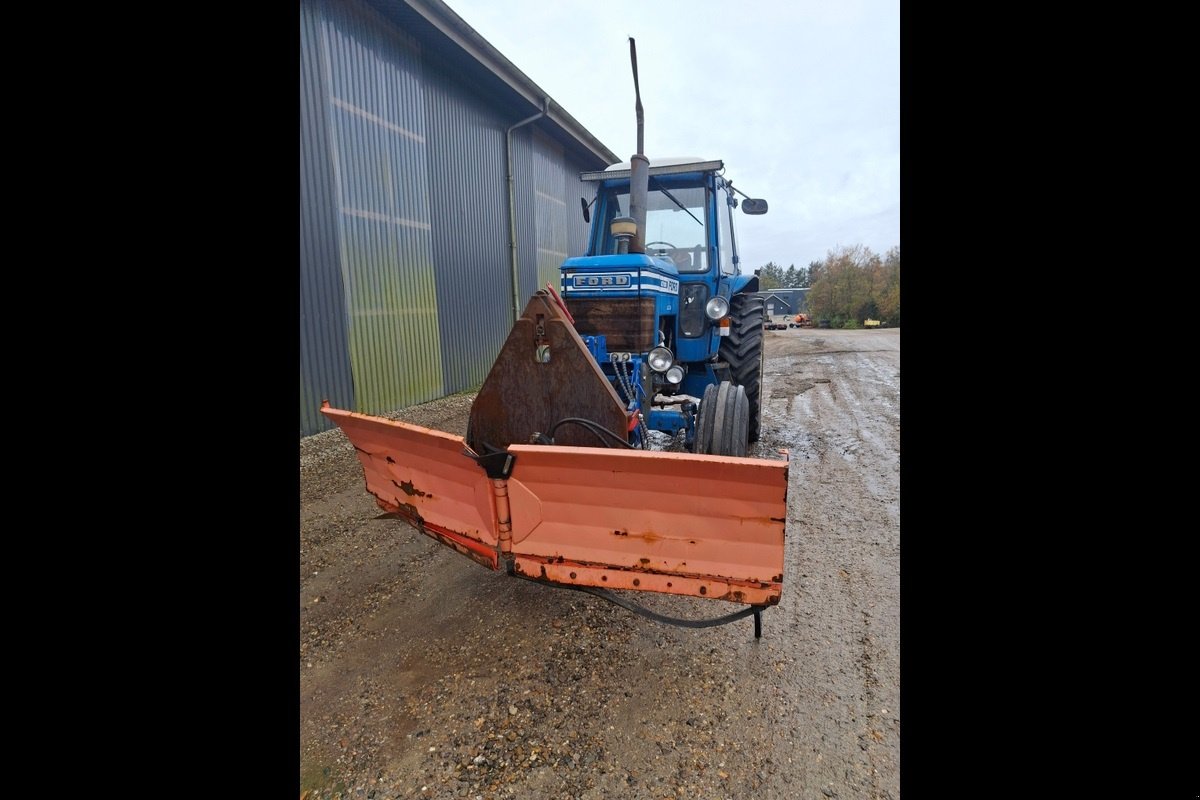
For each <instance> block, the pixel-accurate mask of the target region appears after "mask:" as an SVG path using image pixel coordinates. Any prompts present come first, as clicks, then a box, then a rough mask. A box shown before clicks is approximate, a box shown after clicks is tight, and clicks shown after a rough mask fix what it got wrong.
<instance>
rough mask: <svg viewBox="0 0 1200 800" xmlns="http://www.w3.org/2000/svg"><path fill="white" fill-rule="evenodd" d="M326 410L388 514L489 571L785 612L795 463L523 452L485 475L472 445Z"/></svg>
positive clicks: (493, 462) (589, 451)
mask: <svg viewBox="0 0 1200 800" xmlns="http://www.w3.org/2000/svg"><path fill="white" fill-rule="evenodd" d="M321 410H322V413H324V414H325V415H326V416H328V417H329V418H330V419H331V420H332V421H333V422H335V423H336V424H337V425H338V426H339V427H340V428H341V429H342V430H343V431H344V432H345V434H346V436H347V437H348V438H349V439H350V441H351V443H353V445H354V448H355V450H356V451H357V454H358V458H359V461H360V462H361V463H362V466H363V472H364V475H365V478H366V485H367V490H368V491H369V492H370V493H371V494H373V495H375V498H376V501H377V502H378V503H379V505H380V506H382V507H383V508H384V509H386V510H387V511H388V512H390V513H391V514H393V515H395V516H396V517H397V518H400V519H403V520H405V521H407V522H409V523H410V524H412V525H413V526H414V527H416V528H417V530H419V531H421V532H422V533H424V534H426V535H428V536H431V537H433V538H435V539H437V540H438V541H440V542H442V543H443V544H445V545H448V546H450V547H452V548H454V549H455V550H457V551H458V552H460V553H462V554H463V555H466V556H468V557H470V558H472V559H474V560H475V561H477V562H479V563H480V564H483V565H484V566H487V567H489V568H491V569H499V568H500V567H501V565H502V564H503V565H504V566H505V567H506V568H507V569H508V570H509V571H510V572H511V573H512V574H515V575H519V576H521V577H525V578H529V579H532V580H536V581H543V582H546V583H553V584H559V585H566V586H591V587H603V588H606V589H631V590H637V591H649V592H663V593H666V594H679V595H689V596H695V597H707V598H710V599H714V600H730V601H733V602H739V603H747V604H751V605H773V604H775V603H778V602H779V597H780V593H781V591H782V585H783V584H782V582H783V552H784V531H785V523H786V518H787V476H788V462H787V461H786V460H779V461H775V460H767V459H759V458H735V457H732V456H703V455H692V454H690V453H658V452H646V451H634V450H615V449H604V448H595V447H564V446H557V445H555V446H541V445H511V446H510V447H508V448H507V451H504V452H501V453H499V454H493V455H492V456H489V459H490V462H488V459H484V461H485V462H488V468H487V470H485V467H484V466H483V465H481V463H480V461H479V460H477V459H478V456H477V455H476V454H475V453H474V451H472V450H471V449H470V448H469V447H467V445H466V442H465V441H464V440H463V438H462V437H460V436H453V435H451V434H448V433H442V432H440V431H434V430H430V429H428V428H422V427H420V426H417V425H408V424H406V423H403V422H395V421H392V420H388V419H384V418H382V417H374V416H368V415H364V414H356V413H352V412H348V411H341V410H338V409H334V408H330V407H328V405H325V406H323V407H322V409H321ZM489 472H490V474H489Z"/></svg>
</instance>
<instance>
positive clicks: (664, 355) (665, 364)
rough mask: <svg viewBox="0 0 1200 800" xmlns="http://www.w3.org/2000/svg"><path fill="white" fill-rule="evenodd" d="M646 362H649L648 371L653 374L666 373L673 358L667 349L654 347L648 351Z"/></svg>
mask: <svg viewBox="0 0 1200 800" xmlns="http://www.w3.org/2000/svg"><path fill="white" fill-rule="evenodd" d="M646 360H647V361H648V362H650V369H652V370H654V371H655V372H666V371H667V370H668V369H670V367H671V364H672V363H673V362H674V361H675V357H674V356H672V355H671V351H670V350H668V349H667V348H665V347H656V348H654V349H653V350H651V351H650V355H648V356H647V357H646Z"/></svg>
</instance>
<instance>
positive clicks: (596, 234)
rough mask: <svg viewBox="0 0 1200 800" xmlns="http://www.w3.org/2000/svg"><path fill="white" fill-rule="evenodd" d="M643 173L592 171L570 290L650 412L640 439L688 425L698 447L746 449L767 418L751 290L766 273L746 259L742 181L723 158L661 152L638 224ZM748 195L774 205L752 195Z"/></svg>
mask: <svg viewBox="0 0 1200 800" xmlns="http://www.w3.org/2000/svg"><path fill="white" fill-rule="evenodd" d="M633 163H636V161H634V162H633ZM632 172H633V170H632V167H631V163H629V162H626V163H622V164H614V165H613V166H611V167H609V168H608V169H606V170H603V171H601V172H588V173H584V174H583V175H582V178H583V180H585V181H589V182H592V181H594V182H595V183H596V184H597V191H596V197H595V200H594V204H595V207H596V213H595V218H594V220H593V222H592V227H591V235H590V237H589V240H588V254H587V255H585V256H580V257H578V258H569V259H567V260H566V261H565V262H564V263H563V265H562V296H563V298H564V299H565V301H566V305H567V308H568V309H569V311H570V313H571V314H572V315H573V316H574V320H575V328H576V330H577V331H578V332H579V333H580V335H581V336H582V337H583V340H584V342H585V343H586V345H587V347H588V351H589V352H590V353H591V355H592V357H593V358H595V360H596V361H597V363H598V364H599V365H600V367H601V370H602V371H603V372H604V374H605V376H606V377H607V378H608V379H609V381H610V382H612V383H613V384H614V386H615V387H616V388H617V389H618V393H619V394H620V395H621V397H622V398H623V400H624V401H625V402H626V404H627V406H626V407H627V408H629V409H631V410H636V411H637V412H638V413H639V414H640V415H641V417H640V419H639V424H638V425H637V426H636V427H635V429H634V430H633V431H632V435H631V437H630V438H631V440H632V443H633V444H634V445H635V446H645V441H646V439H647V438H648V437H647V430H655V431H662V432H664V433H668V434H672V435H678V434H679V433H680V432H683V434H684V438H685V442H686V444H687V445H688V447H689V448H690V449H691V450H692V451H693V452H696V453H707V454H713V455H738V456H744V455H746V448H747V444H748V443H749V442H753V441H757V440H758V435H759V429H760V426H761V419H762V345H763V300H762V298H761V297H759V296H757V295H755V294H752V293H753V292H755V291H756V290H757V289H758V278H757V277H756V276H754V275H743V274H741V272H740V270H739V260H738V255H737V241H736V238H735V235H734V226H733V213H734V209H735V208H737V207H738V206H739V202H738V200H737V198H736V196H735V193H736V194H740V192H737V190H736V189H734V188H733V184H732V183H731V182H730V181H729V180H728V179H727V178H726V177H724V174H723V173H724V164H723V163H722V162H721V161H704V160H702V159H699V158H679V159H666V160H663V161H658V162H655V163H653V164H649V165H648V170H647V172H648V174H647V184H648V187H647V189H648V191H647V194H646V199H645V201H644V203H645V206H644V207H645V212H644V213H645V221H644V222H641V223H639V221H638V220H636V219H635V218H634V217H633V216H632V210H631V206H632V205H636V202H632V203H631V200H633V201H636V198H635V197H633V196H632V194H631V185H630V184H631V181H632ZM740 206H741V208H742V210H743V211H744V212H745V213H748V214H762V213H765V212H766V210H767V208H766V203H765V202H764V201H762V200H752V199H749V198H747V199H746V200H744V201H743V202H741V203H740ZM639 229H640V230H639ZM640 231H644V234H643V235H644V237H645V239H646V240H647V241H645V243H644V244H642V243H640V242H638V241H637V239H638V238H639V237H638V233H639V232H640ZM639 248H640V250H641V252H638V250H639Z"/></svg>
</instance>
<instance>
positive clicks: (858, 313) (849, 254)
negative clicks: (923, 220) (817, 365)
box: [758, 244, 900, 328]
mask: <svg viewBox="0 0 1200 800" xmlns="http://www.w3.org/2000/svg"><path fill="white" fill-rule="evenodd" d="M771 289H808V290H809V291H808V314H809V316H810V317H812V318H813V319H828V320H829V321H830V324H831V325H833V326H834V327H837V328H841V327H858V326H859V325H861V324H862V322H863V320H866V319H877V320H880V321H882V322H883V323H884V324H885V325H893V326H894V325H899V324H900V246H899V245H897V246H896V247H893V248H891V249H890V250H888V251H887V252H886V253H884V254H883V255H882V256H880V255H879V254H878V253H874V252H872V251H871V248H869V247H866V246H864V245H860V244H856V245H851V246H849V247H839V248H837V249H835V250H830V251H829V253H828V254H827V255H826V257H825V259H824V260H823V261H811V262H809V264H808V266H807V267H801V268H799V269H797V268H796V265H795V264H793V265H791V266H789V267H788V268H787V269H786V270H785V269H783V267H781V266H779V265H778V264H776V263H775V262H774V261H771V262H768V263H767V264H765V265H764V266H763V267H761V268H760V269H759V270H758V290H759V291H760V292H765V291H769V290H771Z"/></svg>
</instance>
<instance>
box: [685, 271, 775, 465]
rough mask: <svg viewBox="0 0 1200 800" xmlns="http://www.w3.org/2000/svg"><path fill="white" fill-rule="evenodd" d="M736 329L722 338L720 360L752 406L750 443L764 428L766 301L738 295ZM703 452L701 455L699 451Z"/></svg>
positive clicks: (732, 309) (734, 317)
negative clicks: (764, 324)
mask: <svg viewBox="0 0 1200 800" xmlns="http://www.w3.org/2000/svg"><path fill="white" fill-rule="evenodd" d="M729 316H730V317H731V318H732V323H733V324H732V325H730V326H729V335H728V336H725V337H722V339H721V347H720V349H719V350H718V353H719V355H718V357H719V358H720V359H721V360H722V361H724V362H725V363H726V364H728V365H729V370H730V373H731V374H732V377H733V382H734V383H736V384H737V385H738V386H741V387H742V388H744V389H745V390H746V399H747V400H748V401H749V403H750V441H752V442H757V441H758V435H759V431H760V429H761V428H762V373H763V298H761V297H759V296H757V295H749V294H736V295H734V296H733V300H732V301H731V302H730V304H729ZM697 452H699V451H697Z"/></svg>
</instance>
